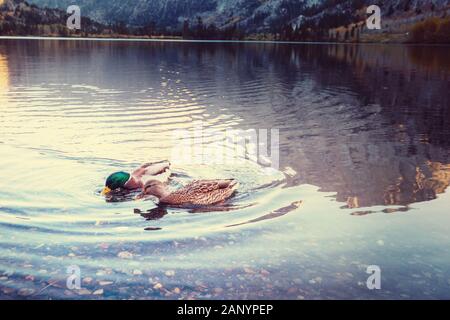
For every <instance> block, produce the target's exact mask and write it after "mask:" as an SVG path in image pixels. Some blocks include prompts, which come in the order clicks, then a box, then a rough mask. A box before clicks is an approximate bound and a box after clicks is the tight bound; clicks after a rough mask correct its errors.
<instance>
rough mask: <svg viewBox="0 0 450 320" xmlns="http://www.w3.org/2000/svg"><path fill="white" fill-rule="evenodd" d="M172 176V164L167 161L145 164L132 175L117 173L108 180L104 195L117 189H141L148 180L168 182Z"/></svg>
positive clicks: (122, 172)
mask: <svg viewBox="0 0 450 320" xmlns="http://www.w3.org/2000/svg"><path fill="white" fill-rule="evenodd" d="M170 174H171V172H170V162H169V161H167V160H164V161H159V162H152V163H145V164H143V165H141V166H140V167H139V168H137V169H136V170H134V171H133V172H132V173H131V174H130V173H128V172H124V171H120V172H115V173H113V174H111V175H110V176H109V177H108V178H107V179H106V182H105V187H104V188H103V191H102V195H106V194H108V193H110V192H111V191H114V190H117V189H127V190H134V189H140V188H142V187H143V186H144V185H145V182H146V181H148V180H154V179H159V180H161V181H166V180H167V179H168V178H169V176H170Z"/></svg>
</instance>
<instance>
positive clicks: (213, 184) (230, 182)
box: [183, 179, 238, 193]
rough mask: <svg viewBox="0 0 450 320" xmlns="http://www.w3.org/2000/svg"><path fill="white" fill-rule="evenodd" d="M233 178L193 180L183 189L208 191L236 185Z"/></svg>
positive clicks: (194, 191)
mask: <svg viewBox="0 0 450 320" xmlns="http://www.w3.org/2000/svg"><path fill="white" fill-rule="evenodd" d="M237 184H238V182H237V181H236V180H234V179H216V180H194V181H193V182H191V183H190V184H188V185H187V186H186V187H184V188H183V189H185V190H189V191H190V192H193V193H209V192H212V191H215V190H220V189H228V188H233V187H237Z"/></svg>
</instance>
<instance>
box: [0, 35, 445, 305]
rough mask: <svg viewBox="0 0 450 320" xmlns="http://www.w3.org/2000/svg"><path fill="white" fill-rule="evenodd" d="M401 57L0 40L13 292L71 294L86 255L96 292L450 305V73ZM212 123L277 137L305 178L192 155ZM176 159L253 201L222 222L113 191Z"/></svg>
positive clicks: (235, 204)
mask: <svg viewBox="0 0 450 320" xmlns="http://www.w3.org/2000/svg"><path fill="white" fill-rule="evenodd" d="M339 48H340V49H339ZM391 48H392V49H390V50H391V51H389V50H387V51H385V50H381V49H379V48H378V47H374V49H373V50H367V48H366V49H365V47H361V48H360V51H355V52H353V51H352V52H347V50H350V49H345V50H344V49H342V47H340V46H337V47H329V48H327V47H319V48H317V47H316V48H315V49H314V48H310V49H309V50H311V52H309V51H308V50H306V49H305V48H304V47H289V46H264V45H259V46H256V45H246V46H245V47H242V46H239V45H231V44H230V45H229V46H220V45H203V47H202V45H199V44H182V43H181V44H180V43H179V44H171V43H164V44H163V43H153V44H133V45H131V44H114V43H101V44H97V43H78V42H53V41H45V42H42V41H41V42H24V41H22V42H18V41H9V42H8V41H3V42H0V73H1V77H0V79H1V80H0V102H1V106H0V108H1V109H0V111H1V112H0V154H1V155H2V157H1V159H0V176H1V177H2V181H1V189H0V249H1V250H0V297H2V296H3V295H4V296H5V297H7V296H27V295H28V294H34V295H32V297H39V298H46V297H72V295H73V294H74V293H72V292H67V291H65V287H64V286H65V275H66V274H65V269H66V268H67V267H68V266H69V265H71V264H76V265H79V266H80V267H81V270H82V273H83V276H84V278H85V281H84V282H83V286H84V287H85V288H87V290H89V292H84V293H85V294H86V295H85V296H84V297H87V298H92V297H98V296H104V297H122V298H126V297H149V298H150V297H156V298H159V297H167V298H177V297H184V298H186V297H197V298H198V297H203V298H209V297H225V298H264V297H266V298H267V297H269V298H316V297H322V298H325V297H335V298H336V297H337V298H357V297H366V298H373V297H375V298H376V297H379V298H408V297H422V298H423V297H434V298H448V297H449V295H448V292H449V290H448V289H449V285H450V283H449V281H450V275H449V271H448V270H449V261H450V255H449V251H448V247H449V246H448V244H449V243H450V241H449V235H448V225H449V219H450V218H449V216H448V214H447V211H448V210H447V208H448V204H449V202H450V199H449V194H448V193H445V189H446V188H447V186H448V184H449V175H450V174H449V168H448V163H449V161H448V160H449V159H448V158H449V146H448V134H449V131H448V126H447V124H448V123H447V122H448V119H447V118H445V114H448V108H449V103H448V102H449V101H450V99H449V97H448V94H449V93H448V92H447V91H448V90H447V91H445V90H444V89H443V88H445V83H446V80H445V79H447V80H448V74H447V73H445V69H444V71H442V72H443V73H442V72H441V73H436V69H435V68H434V65H435V63H434V64H431V65H427V64H424V65H421V64H420V63H419V62H418V61H421V58H420V57H421V54H422V53H420V52H419V53H418V52H416V51H414V52H412V53H410V58H409V59H404V60H403V61H400V62H399V61H398V60H397V57H398V56H399V54H400V53H401V54H402V56H403V54H404V53H405V52H406V51H405V50H406V49H405V48H402V47H400V48H399V47H391ZM351 50H355V49H351ZM437 50H438V49H437ZM439 50H440V49H439ZM312 53H315V54H312ZM430 55H431V56H432V58H433V59H432V60H433V61H436V60H437V61H439V57H440V52H435V53H433V52H432V51H431V52H430ZM377 59H379V60H377ZM371 68H376V69H375V70H372V71H370V69H371ZM379 70H381V71H379ZM412 74H414V75H412ZM403 82H406V83H408V85H404V84H403ZM380 84H382V86H381V87H383V86H384V87H386V88H387V89H383V90H381V89H380V90H378V89H377V90H374V88H372V86H374V87H377V88H379V87H380ZM419 87H420V88H426V89H427V90H425V92H426V93H423V92H424V90H422V91H420V90H414V89H415V88H419ZM380 92H381V93H380ZM424 110H425V111H424ZM439 115H440V116H441V117H439ZM442 115H444V117H443V116H442ZM446 119H447V120H446ZM199 121H201V123H202V125H203V126H204V127H205V129H206V130H207V129H213V130H225V129H229V128H231V129H248V128H256V129H259V128H269V129H270V128H279V129H280V146H281V149H280V151H281V154H280V161H281V169H282V170H285V168H290V169H289V170H286V172H289V175H287V176H285V175H283V174H282V173H281V172H278V171H267V170H263V169H262V168H261V167H259V166H257V165H255V164H252V163H250V162H246V161H241V162H237V163H235V164H233V165H215V164H211V163H208V162H206V163H204V164H200V165H189V166H186V165H184V166H183V165H182V164H177V159H174V158H173V155H174V153H173V147H174V144H175V143H179V141H174V140H173V130H176V129H187V130H190V131H192V130H195V126H196V124H197V123H199ZM205 143H207V144H208V146H212V147H213V148H214V147H217V146H221V145H222V143H223V141H221V137H219V136H215V135H207V136H206V137H205ZM175 154H176V153H175ZM166 158H172V159H171V160H172V162H174V170H175V172H181V173H183V174H182V175H180V176H179V177H177V178H175V180H176V181H178V182H180V183H184V182H186V181H188V180H189V179H190V177H192V178H221V177H230V176H232V177H235V178H236V179H238V180H239V181H240V183H241V188H240V190H239V191H240V192H239V193H238V195H237V196H236V197H235V198H234V199H233V201H232V203H231V204H230V206H225V207H221V208H219V207H217V208H215V209H213V210H212V212H206V213H200V212H198V211H193V210H188V209H174V208H167V209H165V210H160V209H156V206H155V205H154V203H153V202H152V201H145V202H142V201H140V202H134V201H128V202H115V203H106V202H105V201H104V199H102V198H101V197H99V195H98V191H99V190H100V188H101V187H102V184H103V181H104V179H105V177H106V176H107V175H108V174H109V173H110V172H112V171H115V170H118V169H124V170H131V169H132V168H133V167H134V166H136V165H138V164H139V163H142V162H145V161H150V160H159V159H166ZM184 174H185V175H187V176H188V177H185V176H184ZM176 181H175V182H176ZM436 197H437V198H436ZM426 200H432V201H426ZM135 209H139V210H140V212H141V214H137V213H135V211H136V210H135ZM152 209H153V210H152ZM155 210H156V211H155ZM146 228H150V230H145V229H146ZM152 228H153V229H157V230H153V231H152V230H151V229H152ZM372 264H376V265H379V266H380V267H381V269H382V277H383V278H382V279H383V280H382V287H383V289H382V290H381V291H379V292H373V291H369V290H367V289H366V288H365V280H366V278H367V276H368V275H367V274H366V273H365V269H366V267H367V265H372ZM89 278H92V279H89ZM89 280H90V281H89ZM102 281H106V282H107V284H105V283H103V282H102ZM109 282H112V283H109ZM158 283H160V284H162V288H160V287H159V286H158V285H157V284H158ZM49 284H51V285H50V286H48V285H49ZM241 286H242V287H241ZM154 287H155V288H154ZM24 288H26V289H29V291H27V290H24ZM100 288H103V289H104V291H103V292H102V293H99V292H97V293H98V295H93V294H92V293H93V292H94V291H95V290H98V289H100ZM175 288H179V289H180V292H178V291H177V290H176V289H175ZM31 290H32V291H31ZM41 290H42V291H41Z"/></svg>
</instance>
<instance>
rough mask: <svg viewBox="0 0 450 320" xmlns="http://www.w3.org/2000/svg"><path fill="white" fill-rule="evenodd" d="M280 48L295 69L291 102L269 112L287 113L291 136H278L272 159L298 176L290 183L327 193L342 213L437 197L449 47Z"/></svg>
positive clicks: (449, 96) (443, 166)
mask: <svg viewBox="0 0 450 320" xmlns="http://www.w3.org/2000/svg"><path fill="white" fill-rule="evenodd" d="M424 50H427V51H424ZM280 51H281V52H282V51H283V50H280ZM287 51H288V52H287V54H286V55H285V57H289V58H290V61H296V63H295V64H294V66H295V70H297V71H298V73H294V72H292V78H290V79H289V82H291V83H295V84H296V85H295V86H294V85H293V86H292V87H291V88H290V90H291V92H290V95H291V96H294V97H293V102H292V105H291V106H289V104H287V106H289V108H286V109H285V108H283V107H282V106H281V107H280V106H275V107H277V110H276V111H277V114H280V113H284V115H285V116H286V117H288V116H289V115H295V117H294V118H293V119H292V120H291V121H290V120H288V123H285V124H284V126H286V127H288V128H289V127H293V126H295V127H296V128H297V129H298V131H297V132H296V133H295V136H294V135H293V134H292V131H291V132H290V133H286V134H284V135H283V137H284V138H285V141H284V143H282V144H283V146H284V147H285V148H286V149H289V152H288V153H289V157H287V156H284V157H282V161H283V160H284V161H285V164H287V163H288V164H289V165H290V166H292V167H294V168H295V169H296V170H297V171H298V172H299V176H297V177H295V178H294V179H293V181H292V183H296V184H297V183H305V182H307V183H311V184H314V185H318V186H320V187H321V188H322V189H323V190H326V191H337V192H338V200H340V201H347V203H348V206H349V207H360V206H371V205H378V204H386V205H391V204H401V205H406V204H409V203H413V202H418V201H426V200H430V199H434V198H435V197H436V194H439V193H442V192H444V190H445V189H446V188H447V186H448V185H449V183H450V180H449V175H450V168H449V165H448V163H449V162H450V161H449V160H450V159H449V158H450V153H449V151H450V149H449V146H450V143H449V141H450V140H449V136H450V93H449V91H448V88H449V86H448V85H449V82H448V81H449V75H450V66H449V65H448V62H445V61H446V57H447V56H448V54H449V53H450V49H449V48H426V49H424V48H421V47H402V46H328V47H322V46H317V47H298V48H292V49H291V50H287ZM425 52H427V53H425ZM274 56H275V55H274ZM277 57H280V55H277ZM422 60H423V61H422ZM285 61H289V60H287V59H286V60H285ZM294 66H292V69H294V68H293V67H294ZM439 67H440V68H439ZM305 74H306V76H305ZM281 78H282V76H281ZM302 78H306V79H302ZM311 79H312V81H311ZM285 81H286V80H285ZM308 87H309V88H308ZM305 88H308V90H305ZM294 122H297V123H294ZM293 154H295V155H293ZM294 159H297V160H296V161H295V160H294Z"/></svg>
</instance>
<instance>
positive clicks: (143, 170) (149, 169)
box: [133, 160, 170, 178]
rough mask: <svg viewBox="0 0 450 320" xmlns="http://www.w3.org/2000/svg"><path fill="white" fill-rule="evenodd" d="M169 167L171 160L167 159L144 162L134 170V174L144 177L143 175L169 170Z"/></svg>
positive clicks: (154, 174) (157, 173)
mask: <svg viewBox="0 0 450 320" xmlns="http://www.w3.org/2000/svg"><path fill="white" fill-rule="evenodd" d="M169 168H170V162H169V161H167V160H164V161H159V162H149V163H144V164H143V165H141V166H140V167H139V168H138V169H136V170H135V171H134V172H133V176H135V177H137V178H142V177H143V176H156V175H159V174H163V173H164V172H166V171H168V170H169Z"/></svg>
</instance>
